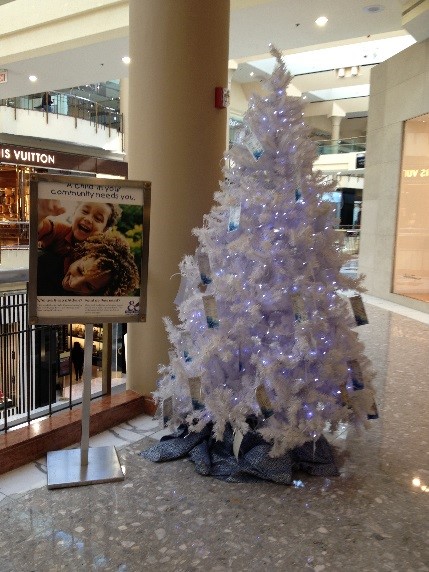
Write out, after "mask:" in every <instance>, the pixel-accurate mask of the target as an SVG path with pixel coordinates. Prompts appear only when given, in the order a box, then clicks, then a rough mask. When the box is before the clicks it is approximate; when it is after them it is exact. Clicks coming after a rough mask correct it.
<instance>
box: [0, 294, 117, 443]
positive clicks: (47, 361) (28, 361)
mask: <svg viewBox="0 0 429 572" xmlns="http://www.w3.org/2000/svg"><path fill="white" fill-rule="evenodd" d="M71 335H72V329H71V325H57V326H55V325H52V326H41V325H30V324H29V323H28V301H27V292H26V291H17V292H7V293H2V294H0V366H1V369H0V433H2V432H7V431H8V429H10V428H12V427H16V426H19V425H22V424H28V423H30V422H31V421H33V420H34V419H39V418H41V417H45V416H47V415H52V414H53V413H55V412H57V411H61V410H64V409H71V408H72V407H73V406H75V405H78V404H80V403H81V402H82V398H81V395H80V396H76V392H73V391H72V367H71V366H72V364H71V363H70V357H69V354H70V352H69V351H67V350H69V349H70V347H71V343H72V337H71ZM103 393H110V386H108V389H107V390H105V391H103V390H102V391H101V392H98V393H97V392H94V393H93V394H92V395H91V398H96V397H99V396H100V395H101V394H103Z"/></svg>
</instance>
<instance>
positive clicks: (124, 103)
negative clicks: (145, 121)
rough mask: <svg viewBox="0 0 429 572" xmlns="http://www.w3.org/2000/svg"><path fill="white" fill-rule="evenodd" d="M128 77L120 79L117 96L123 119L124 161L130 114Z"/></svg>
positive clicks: (125, 158) (126, 150) (126, 151)
mask: <svg viewBox="0 0 429 572" xmlns="http://www.w3.org/2000/svg"><path fill="white" fill-rule="evenodd" d="M129 85H130V84H129V79H128V78H127V77H124V78H122V79H121V80H120V83H119V97H120V98H121V99H120V107H119V111H120V112H121V114H122V120H123V138H124V139H123V141H124V152H125V157H124V161H126V160H127V153H128V137H129V128H130V122H129V118H130V115H129V113H128V109H129V107H128V104H129V99H130V93H129Z"/></svg>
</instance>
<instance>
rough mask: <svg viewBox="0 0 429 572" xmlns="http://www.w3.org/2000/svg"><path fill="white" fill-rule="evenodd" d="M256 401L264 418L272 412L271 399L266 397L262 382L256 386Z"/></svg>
mask: <svg viewBox="0 0 429 572" xmlns="http://www.w3.org/2000/svg"><path fill="white" fill-rule="evenodd" d="M256 401H257V402H258V405H259V408H260V410H261V412H262V415H263V416H264V417H265V419H266V418H267V417H269V416H270V415H272V414H273V406H272V403H271V400H270V398H269V397H268V393H267V390H266V389H265V387H264V385H263V384H262V383H261V385H258V387H257V388H256Z"/></svg>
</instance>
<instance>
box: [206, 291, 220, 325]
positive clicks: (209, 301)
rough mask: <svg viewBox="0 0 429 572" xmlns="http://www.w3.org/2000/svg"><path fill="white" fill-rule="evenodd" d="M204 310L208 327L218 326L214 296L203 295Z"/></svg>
mask: <svg viewBox="0 0 429 572" xmlns="http://www.w3.org/2000/svg"><path fill="white" fill-rule="evenodd" d="M203 304H204V311H205V313H206V319H207V325H208V327H209V328H217V327H219V318H218V314H217V307H216V299H215V297H214V296H203Z"/></svg>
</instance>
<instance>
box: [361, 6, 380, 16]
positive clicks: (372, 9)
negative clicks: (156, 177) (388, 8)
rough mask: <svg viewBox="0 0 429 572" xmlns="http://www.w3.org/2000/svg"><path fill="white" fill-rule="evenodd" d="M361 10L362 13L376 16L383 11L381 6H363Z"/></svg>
mask: <svg viewBox="0 0 429 572" xmlns="http://www.w3.org/2000/svg"><path fill="white" fill-rule="evenodd" d="M363 10H364V12H369V13H370V14H376V13H377V12H381V11H382V10H384V6H382V5H381V4H370V5H369V6H365V7H364V8H363Z"/></svg>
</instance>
